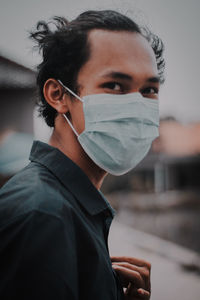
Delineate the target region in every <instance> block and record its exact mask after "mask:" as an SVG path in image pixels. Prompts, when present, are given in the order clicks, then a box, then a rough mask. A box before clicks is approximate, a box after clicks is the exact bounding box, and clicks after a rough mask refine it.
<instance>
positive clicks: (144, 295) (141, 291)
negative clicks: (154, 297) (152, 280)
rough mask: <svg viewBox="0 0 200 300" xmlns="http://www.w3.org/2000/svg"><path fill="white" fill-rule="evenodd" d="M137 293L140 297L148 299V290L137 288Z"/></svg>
mask: <svg viewBox="0 0 200 300" xmlns="http://www.w3.org/2000/svg"><path fill="white" fill-rule="evenodd" d="M137 293H138V295H140V298H141V299H150V292H148V291H146V290H144V289H141V288H140V289H138V290H137Z"/></svg>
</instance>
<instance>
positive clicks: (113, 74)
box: [103, 72, 160, 83]
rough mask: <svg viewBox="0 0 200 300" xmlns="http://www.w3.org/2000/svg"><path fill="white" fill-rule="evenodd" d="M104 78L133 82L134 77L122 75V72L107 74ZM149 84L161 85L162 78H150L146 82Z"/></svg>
mask: <svg viewBox="0 0 200 300" xmlns="http://www.w3.org/2000/svg"><path fill="white" fill-rule="evenodd" d="M103 77H104V78H111V77H112V78H113V79H124V80H128V81H133V78H132V76H130V75H128V74H126V73H122V72H109V73H107V74H104V75H103ZM146 81H147V82H152V83H159V82H160V78H159V76H154V77H150V78H148V79H147V80H146Z"/></svg>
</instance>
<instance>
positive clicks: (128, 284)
mask: <svg viewBox="0 0 200 300" xmlns="http://www.w3.org/2000/svg"><path fill="white" fill-rule="evenodd" d="M111 261H112V267H113V269H114V270H115V271H116V273H117V274H118V275H119V278H120V281H121V284H122V286H123V288H126V290H125V299H126V300H139V299H145V300H149V299H150V294H151V283H150V272H151V264H150V263H149V262H147V261H144V260H142V259H137V258H134V257H127V256H120V257H116V256H112V257H111Z"/></svg>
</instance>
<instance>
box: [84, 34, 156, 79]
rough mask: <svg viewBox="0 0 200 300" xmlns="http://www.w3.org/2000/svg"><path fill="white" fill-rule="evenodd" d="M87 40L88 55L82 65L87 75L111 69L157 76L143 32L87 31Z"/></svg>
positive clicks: (152, 57)
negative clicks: (87, 58)
mask: <svg viewBox="0 0 200 300" xmlns="http://www.w3.org/2000/svg"><path fill="white" fill-rule="evenodd" d="M88 41H89V45H90V58H89V60H88V61H87V62H86V64H85V65H84V66H83V70H84V71H88V74H93V76H95V75H101V73H104V72H106V71H113V70H114V71H118V72H126V73H127V74H129V75H130V76H132V75H133V76H136V75H139V76H145V77H152V76H157V73H158V71H157V64H156V58H155V54H154V52H153V50H152V48H151V46H150V45H149V43H148V41H147V40H146V39H145V38H144V37H143V36H142V35H140V34H138V33H135V32H127V31H107V30H100V29H95V30H92V31H91V32H90V33H89V35H88ZM81 71H82V70H80V72H81Z"/></svg>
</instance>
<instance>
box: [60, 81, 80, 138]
mask: <svg viewBox="0 0 200 300" xmlns="http://www.w3.org/2000/svg"><path fill="white" fill-rule="evenodd" d="M57 81H58V82H59V83H60V85H61V86H62V87H63V88H64V89H66V90H67V91H68V92H69V93H71V94H72V95H73V96H74V97H76V98H77V99H78V100H80V101H81V102H84V101H83V99H81V98H80V97H79V96H78V95H76V94H75V93H74V92H73V91H72V90H70V89H69V88H68V87H67V86H65V85H64V84H63V83H62V81H60V79H57ZM63 117H64V118H65V120H66V121H67V123H68V124H69V126H70V127H71V129H72V131H73V132H74V134H75V135H76V136H77V137H78V133H77V131H76V130H75V128H74V127H73V125H72V123H71V122H70V120H69V119H68V118H67V116H66V115H65V114H63Z"/></svg>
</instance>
